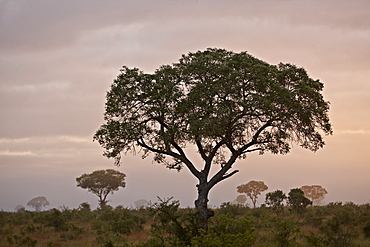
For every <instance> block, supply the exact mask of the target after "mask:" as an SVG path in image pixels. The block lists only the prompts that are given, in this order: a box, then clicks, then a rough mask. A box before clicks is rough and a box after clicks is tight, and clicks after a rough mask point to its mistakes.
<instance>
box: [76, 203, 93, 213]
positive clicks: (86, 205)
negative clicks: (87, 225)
mask: <svg viewBox="0 0 370 247" xmlns="http://www.w3.org/2000/svg"><path fill="white" fill-rule="evenodd" d="M78 209H79V210H85V211H91V206H90V204H89V203H87V202H83V203H81V204H80V206H78Z"/></svg>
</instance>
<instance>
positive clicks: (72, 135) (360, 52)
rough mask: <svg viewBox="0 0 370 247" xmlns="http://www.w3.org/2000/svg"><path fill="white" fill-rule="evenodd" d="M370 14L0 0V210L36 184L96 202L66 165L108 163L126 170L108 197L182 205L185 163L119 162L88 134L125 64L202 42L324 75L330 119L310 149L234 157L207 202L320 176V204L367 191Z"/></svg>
mask: <svg viewBox="0 0 370 247" xmlns="http://www.w3.org/2000/svg"><path fill="white" fill-rule="evenodd" d="M369 13H370V1H365V0H360V1H357V0H351V1H350V0H348V1H341V0H335V1H329V0H327V1H283V0H280V1H276V0H275V1H244V0H240V1H237V0H227V1H226V0H225V1H217V0H212V1H204V0H186V1H185V0H184V1H182V0H178V1H175V0H150V1H149V0H147V1H143V0H132V1H128V0H127V1H124V0H122V1H119V0H115V1H113V0H105V1H102V0H99V1H98V0H85V1H82V0H79V1H76V0H64V1H56V0H44V1H41V0H33V1H29V0H0V209H3V210H14V208H15V207H16V206H17V205H18V204H22V205H24V206H26V204H27V202H28V201H29V200H30V199H32V198H33V197H36V196H45V197H46V198H47V199H48V200H49V202H50V204H51V205H50V207H49V208H51V207H59V206H63V205H64V206H67V207H70V208H75V207H77V206H78V205H79V204H80V203H82V202H89V203H90V204H92V205H93V207H96V205H97V197H96V196H95V195H92V194H90V193H88V192H87V191H86V190H83V189H81V188H78V187H76V181H75V178H76V177H78V176H80V175H81V174H82V173H90V172H92V171H94V170H97V169H107V168H114V169H118V170H119V171H121V172H123V173H125V174H126V175H127V179H126V182H127V186H126V188H124V189H121V190H120V191H119V192H117V193H115V194H114V195H113V196H110V199H111V202H110V204H111V205H114V206H116V205H124V206H130V205H134V202H135V201H136V200H139V199H146V200H152V201H156V198H157V196H160V197H170V196H173V197H174V198H175V199H178V200H180V203H181V205H182V206H193V202H194V200H195V199H196V188H195V184H196V182H197V181H196V179H195V178H194V177H192V176H191V175H190V173H189V172H188V171H187V170H185V169H184V170H183V171H181V172H180V173H178V172H176V171H169V170H167V169H166V168H165V167H164V166H161V165H157V164H153V163H152V161H151V160H150V159H144V160H142V159H141V158H140V156H133V155H127V156H124V157H123V165H122V166H121V167H119V168H117V167H115V166H114V165H113V160H108V159H106V158H105V157H103V156H102V152H103V149H102V148H101V147H100V146H99V145H98V143H95V142H92V136H93V135H94V133H95V131H96V130H97V129H98V128H99V126H100V125H101V124H102V123H103V113H104V102H105V94H106V92H107V91H108V90H109V87H110V84H111V83H112V81H113V80H114V78H115V77H116V76H117V75H118V73H119V69H120V68H121V67H122V66H123V65H126V66H129V67H139V68H140V69H142V70H144V71H145V72H148V73H150V72H153V71H154V70H155V69H156V68H158V67H159V66H160V65H162V64H171V63H174V62H176V61H177V60H178V59H179V58H180V57H181V55H182V54H185V53H188V52H194V51H197V50H204V49H206V48H208V47H217V48H225V49H227V50H233V51H235V52H240V51H248V52H249V53H250V54H252V55H254V56H256V57H257V58H259V59H262V60H264V61H266V62H269V63H271V64H277V63H279V62H284V63H293V64H296V65H297V66H300V67H303V68H305V69H306V70H307V71H308V73H309V75H310V76H311V77H312V78H314V79H320V80H321V81H322V82H323V83H324V85H325V88H324V97H325V99H326V100H328V101H330V102H331V110H330V118H331V122H332V124H333V128H334V135H333V136H329V137H326V143H327V145H326V146H325V147H324V148H323V149H322V150H319V151H318V152H316V153H312V152H309V151H307V150H302V149H301V148H299V147H294V148H293V150H292V152H291V153H290V154H288V155H284V156H276V155H275V156H274V155H269V154H267V155H264V156H259V155H257V154H253V155H251V156H250V157H248V158H247V159H245V160H240V161H238V163H237V164H236V165H235V166H234V167H235V168H236V169H239V170H240V172H239V173H237V174H236V175H234V176H233V177H231V178H229V179H227V180H225V181H223V182H221V183H220V184H218V185H216V187H215V188H213V190H212V191H211V194H210V204H211V205H216V206H218V205H219V204H220V203H222V202H225V201H232V200H234V199H235V198H236V196H237V195H238V193H237V192H236V187H237V186H238V185H241V184H244V183H247V182H249V181H250V180H262V181H264V182H265V183H266V185H267V186H268V187H269V189H268V191H274V190H276V189H281V190H283V191H284V192H286V193H288V192H289V190H290V189H292V188H296V187H300V186H302V185H314V184H319V185H322V186H323V187H324V188H326V189H327V191H328V195H327V196H326V198H325V200H324V202H326V203H328V202H333V201H334V202H335V201H342V202H347V201H353V202H355V203H359V204H360V203H368V202H370V152H369V146H370V145H369V144H370V79H369V78H370V14H369ZM263 198H264V194H263V195H262V196H261V198H260V200H259V202H260V203H261V202H263ZM248 202H249V203H250V201H248Z"/></svg>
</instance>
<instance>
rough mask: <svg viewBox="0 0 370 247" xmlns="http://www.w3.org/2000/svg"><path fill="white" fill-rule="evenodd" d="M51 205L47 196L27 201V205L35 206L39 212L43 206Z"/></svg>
mask: <svg viewBox="0 0 370 247" xmlns="http://www.w3.org/2000/svg"><path fill="white" fill-rule="evenodd" d="M48 205H50V203H49V202H48V200H46V197H45V196H38V197H35V198H33V199H31V200H30V201H29V202H27V206H30V207H33V208H34V209H35V210H36V211H37V212H39V211H41V208H42V207H46V206H48Z"/></svg>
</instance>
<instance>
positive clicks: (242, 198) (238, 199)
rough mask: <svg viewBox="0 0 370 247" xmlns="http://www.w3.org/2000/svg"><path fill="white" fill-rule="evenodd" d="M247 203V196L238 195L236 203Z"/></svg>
mask: <svg viewBox="0 0 370 247" xmlns="http://www.w3.org/2000/svg"><path fill="white" fill-rule="evenodd" d="M246 201H247V197H246V196H245V195H238V196H237V197H236V199H235V202H236V203H238V204H244V203H245V202H246Z"/></svg>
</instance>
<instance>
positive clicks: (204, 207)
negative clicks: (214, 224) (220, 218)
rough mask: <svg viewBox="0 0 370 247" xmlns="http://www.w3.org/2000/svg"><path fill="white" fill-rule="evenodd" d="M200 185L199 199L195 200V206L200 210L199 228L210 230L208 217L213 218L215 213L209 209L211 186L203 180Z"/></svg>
mask: <svg viewBox="0 0 370 247" xmlns="http://www.w3.org/2000/svg"><path fill="white" fill-rule="evenodd" d="M197 187H198V199H197V200H195V207H196V209H197V210H198V212H199V214H198V220H199V228H200V229H204V230H206V231H207V230H208V219H209V218H211V217H212V216H213V215H214V214H215V213H214V212H213V211H212V210H210V209H208V193H209V190H210V187H209V186H208V185H207V182H206V181H205V180H204V181H201V180H200V183H199V184H198V185H197Z"/></svg>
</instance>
